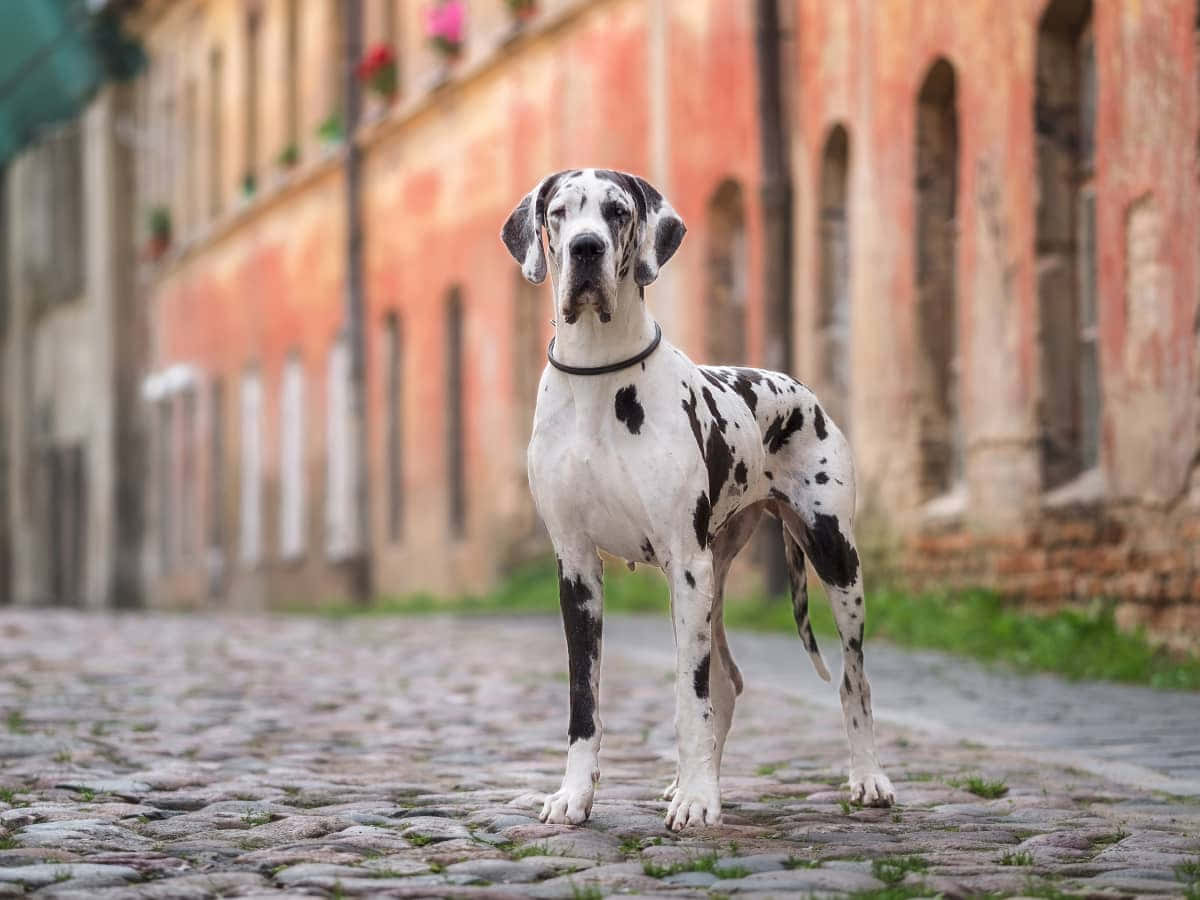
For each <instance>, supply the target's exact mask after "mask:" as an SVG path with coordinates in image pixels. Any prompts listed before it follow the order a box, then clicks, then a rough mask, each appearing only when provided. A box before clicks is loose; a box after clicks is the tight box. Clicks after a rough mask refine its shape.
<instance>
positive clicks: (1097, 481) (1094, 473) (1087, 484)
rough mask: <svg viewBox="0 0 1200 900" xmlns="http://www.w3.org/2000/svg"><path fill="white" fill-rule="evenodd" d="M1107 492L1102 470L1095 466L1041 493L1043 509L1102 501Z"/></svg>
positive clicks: (1088, 504)
mask: <svg viewBox="0 0 1200 900" xmlns="http://www.w3.org/2000/svg"><path fill="white" fill-rule="evenodd" d="M1107 493H1108V486H1107V484H1106V482H1105V479H1104V470H1103V469H1101V468H1100V467H1099V466H1095V467H1093V468H1091V469H1088V470H1087V471H1086V472H1083V473H1081V474H1079V475H1077V476H1075V478H1073V479H1072V480H1071V481H1068V482H1067V483H1066V484H1062V485H1059V486H1058V487H1056V488H1054V489H1053V490H1051V491H1047V492H1046V493H1045V494H1043V495H1042V508H1043V509H1065V508H1066V507H1069V506H1090V505H1093V504H1096V503H1099V502H1100V501H1102V500H1103V499H1104V497H1105V495H1106V494H1107Z"/></svg>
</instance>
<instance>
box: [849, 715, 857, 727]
mask: <svg viewBox="0 0 1200 900" xmlns="http://www.w3.org/2000/svg"><path fill="white" fill-rule="evenodd" d="M850 724H851V725H852V726H853V727H854V728H857V727H858V716H851V717H850Z"/></svg>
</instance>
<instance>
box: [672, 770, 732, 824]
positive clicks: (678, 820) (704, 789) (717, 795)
mask: <svg viewBox="0 0 1200 900" xmlns="http://www.w3.org/2000/svg"><path fill="white" fill-rule="evenodd" d="M720 824H721V791H720V789H719V788H718V787H717V784H716V782H715V781H707V782H694V783H692V784H686V785H681V786H679V787H677V788H676V789H675V794H674V796H673V797H672V798H671V805H670V806H669V807H668V808H667V819H666V825H667V827H668V828H670V829H671V830H672V831H683V829H685V828H687V827H688V826H689V825H691V826H692V827H693V828H701V827H703V826H705V825H720Z"/></svg>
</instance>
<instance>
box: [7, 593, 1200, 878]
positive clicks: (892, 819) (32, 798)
mask: <svg viewBox="0 0 1200 900" xmlns="http://www.w3.org/2000/svg"><path fill="white" fill-rule="evenodd" d="M621 630H622V629H621V627H618V628H616V629H614V631H615V632H616V633H620V631H621ZM736 647H737V645H736V644H735V650H736ZM797 655H798V656H799V655H801V654H800V651H799V647H798V646H797ZM565 656H566V653H565V647H564V642H563V639H562V634H561V630H560V626H559V625H558V623H557V622H556V621H553V620H550V619H540V618H539V619H523V620H507V619H492V618H478V619H469V620H468V619H450V618H414V619H403V618H360V619H350V620H340V621H328V620H323V619H317V618H283V617H238V618H234V617H223V616H220V617H200V616H192V617H187V616H166V615H142V616H132V615H130V616H100V615H82V614H72V613H35V612H26V611H16V610H7V611H4V612H3V613H0V714H2V715H3V716H4V721H3V722H0V897H5V896H17V895H21V894H25V893H34V894H36V895H37V896H38V897H47V898H51V897H53V898H85V897H86V898H125V897H129V898H177V897H178V898H207V897H217V896H220V897H259V896H263V897H265V896H271V897H350V896H370V897H457V896H469V897H480V898H489V897H497V898H500V897H506V898H507V897H545V898H559V897H562V898H578V897H588V898H591V897H601V896H605V895H608V894H612V893H625V894H637V895H642V896H652V895H653V896H670V897H708V898H711V897H717V896H722V895H728V896H733V895H740V894H754V895H756V896H760V897H769V896H792V895H797V894H799V895H804V896H808V895H818V896H821V895H842V894H858V895H860V896H870V895H872V894H876V895H878V896H888V897H904V896H923V895H934V894H939V893H940V894H942V895H943V896H946V897H965V896H972V895H978V894H984V893H990V894H993V895H999V896H1012V895H1030V894H1034V895H1039V896H1057V894H1056V893H1055V892H1063V893H1078V894H1104V895H1111V896H1135V895H1136V896H1141V895H1147V896H1149V895H1154V896H1182V895H1184V894H1185V893H1186V892H1188V891H1189V890H1190V891H1192V892H1193V894H1192V895H1193V896H1195V895H1197V894H1200V886H1193V887H1189V882H1190V881H1191V880H1192V879H1193V874H1192V873H1194V872H1195V873H1196V879H1200V872H1196V869H1195V868H1194V867H1195V866H1200V801H1198V800H1197V799H1196V798H1189V797H1179V796H1173V795H1168V794H1163V793H1157V792H1154V791H1151V790H1147V789H1145V788H1139V787H1131V786H1126V785H1122V784H1119V783H1116V782H1113V781H1109V780H1106V779H1105V778H1104V777H1103V776H1101V775H1098V774H1092V773H1089V772H1086V771H1083V770H1080V769H1076V768H1067V767H1064V766H1062V765H1061V764H1060V763H1058V762H1055V761H1053V760H1052V759H1050V760H1048V759H1047V758H1045V757H1043V756H1041V755H1040V754H1039V751H1038V749H1037V748H1033V749H1026V750H1023V751H1018V750H1014V749H1010V748H1006V747H983V746H980V745H977V744H974V743H972V742H970V741H969V740H961V739H958V740H951V739H948V738H947V737H946V735H945V734H933V733H931V732H928V731H925V730H922V729H920V728H913V727H903V726H900V725H896V724H892V723H891V722H885V724H882V725H880V727H879V739H880V750H881V755H882V758H883V762H884V765H885V767H886V769H887V770H888V772H889V774H890V776H891V778H892V781H893V782H894V783H895V785H896V788H897V792H898V795H899V801H900V805H899V806H898V807H896V808H894V809H885V810H878V809H858V808H855V807H852V806H850V805H849V804H848V803H847V797H848V791H847V790H846V788H845V785H844V781H845V772H844V766H845V755H846V748H845V739H844V736H843V734H842V730H841V722H840V717H839V716H838V715H837V713H836V712H835V711H834V710H833V709H831V708H829V707H828V706H825V705H822V704H815V703H811V702H806V701H805V700H804V699H803V698H801V697H797V696H795V695H794V694H790V693H785V692H781V691H779V690H776V689H774V688H773V687H772V686H771V685H770V684H769V683H763V680H761V679H760V680H759V681H757V682H756V681H754V680H750V681H749V682H748V685H747V690H746V693H745V694H744V695H743V697H742V698H741V700H740V701H739V704H738V709H737V713H736V717H735V722H734V729H733V732H732V734H731V737H730V743H729V746H728V748H727V750H726V756H725V763H724V768H723V778H722V789H723V797H724V821H723V824H722V825H720V826H718V827H713V828H706V829H703V830H698V831H689V832H685V833H684V834H683V835H675V834H673V833H671V832H668V831H666V830H665V829H664V827H663V823H662V819H663V816H664V814H665V808H666V806H665V803H664V802H663V801H661V800H659V799H658V796H659V794H660V793H661V791H662V789H663V787H664V786H665V785H666V783H667V782H668V781H669V780H670V778H671V776H672V775H673V769H674V758H673V756H674V753H673V736H672V719H673V711H672V706H671V704H672V699H673V690H672V687H671V684H670V668H669V666H670V658H671V654H670V648H669V647H663V648H662V652H661V654H660V655H659V656H657V657H654V656H650V655H648V654H647V652H646V651H645V648H642V649H641V650H640V651H639V652H638V653H636V654H633V653H629V654H626V653H623V652H622V648H621V646H620V642H619V641H618V640H612V641H610V642H609V644H608V645H607V646H606V648H605V662H604V681H603V685H602V715H603V718H604V724H605V742H604V749H603V751H602V754H601V765H602V769H603V775H602V780H601V783H600V787H599V792H598V794H597V800H596V805H595V808H594V810H593V814H592V818H591V820H590V821H589V822H588V824H587V825H586V826H584V827H581V828H572V827H570V826H562V825H543V824H541V823H540V822H538V820H537V811H538V809H539V808H540V805H541V801H542V797H543V795H544V794H545V793H546V792H548V791H551V790H553V789H555V788H556V787H557V786H558V782H559V779H560V777H561V767H562V764H563V758H564V751H565V743H566V741H565V728H566V702H567V689H566V688H567V686H566V676H565ZM869 659H870V656H869V655H868V660H869ZM825 690H829V691H832V688H829V687H828V686H825ZM972 779H975V780H974V781H972ZM1000 782H1003V787H1002V788H1000V787H997V786H996V785H998V783H1000ZM989 787H993V788H994V790H992V791H989V790H988V788H989ZM972 790H974V791H975V792H974V793H973V792H972ZM979 793H983V794H989V793H996V794H1000V796H979Z"/></svg>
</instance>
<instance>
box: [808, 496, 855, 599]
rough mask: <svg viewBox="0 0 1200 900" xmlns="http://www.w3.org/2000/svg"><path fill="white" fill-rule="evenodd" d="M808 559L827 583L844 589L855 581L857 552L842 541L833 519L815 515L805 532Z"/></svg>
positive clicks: (844, 540) (821, 514) (838, 527)
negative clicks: (806, 535)
mask: <svg viewBox="0 0 1200 900" xmlns="http://www.w3.org/2000/svg"><path fill="white" fill-rule="evenodd" d="M807 533H808V547H807V550H808V556H809V558H810V559H811V560H812V564H813V568H815V569H816V570H817V574H818V575H820V576H821V579H822V580H823V581H825V582H826V583H827V584H831V585H833V586H834V587H840V588H845V587H849V586H850V585H852V584H854V582H855V581H857V580H858V551H857V550H855V549H854V545H853V544H851V543H850V542H849V541H848V540H846V538H845V536H844V535H843V534H842V530H841V527H840V526H839V524H838V520H837V516H831V515H829V513H817V514H816V515H815V516H814V517H813V524H812V525H810V526H809V527H808V529H807Z"/></svg>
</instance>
